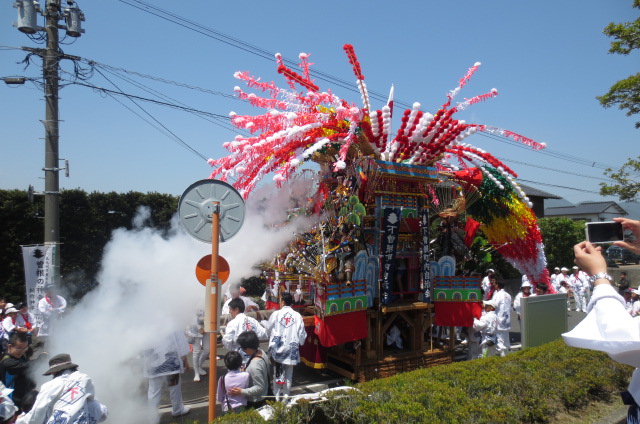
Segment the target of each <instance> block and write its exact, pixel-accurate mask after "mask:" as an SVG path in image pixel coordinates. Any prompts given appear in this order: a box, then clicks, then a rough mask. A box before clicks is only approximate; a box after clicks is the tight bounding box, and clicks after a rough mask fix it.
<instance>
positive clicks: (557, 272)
mask: <svg viewBox="0 0 640 424" xmlns="http://www.w3.org/2000/svg"><path fill="white" fill-rule="evenodd" d="M559 276H560V268H559V267H555V268H553V274H551V276H550V277H549V280H550V281H551V285H552V286H553V288H554V290H555V291H556V292H558V291H559V290H560V281H562V278H558V277H559Z"/></svg>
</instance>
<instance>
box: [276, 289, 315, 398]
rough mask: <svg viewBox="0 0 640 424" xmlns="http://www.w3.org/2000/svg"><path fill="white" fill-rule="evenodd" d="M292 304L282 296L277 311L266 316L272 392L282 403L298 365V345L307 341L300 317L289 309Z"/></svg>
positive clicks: (286, 295)
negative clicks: (272, 366)
mask: <svg viewBox="0 0 640 424" xmlns="http://www.w3.org/2000/svg"><path fill="white" fill-rule="evenodd" d="M292 304H293V297H292V296H291V293H288V292H284V293H282V295H281V296H280V309H279V310H278V311H276V312H274V313H273V314H272V315H271V316H270V317H269V321H268V323H267V325H266V328H267V331H268V332H269V336H270V339H269V355H270V356H271V359H272V360H273V361H274V362H275V373H274V378H273V393H274V395H275V396H276V401H279V400H280V397H281V392H283V396H284V399H285V400H286V399H288V397H289V392H290V391H291V380H292V378H293V367H294V365H296V364H297V363H298V362H300V346H301V345H303V344H304V341H305V339H306V338H307V331H306V330H305V328H304V322H303V320H302V316H301V315H300V314H299V313H298V312H296V311H294V310H293V308H292V307H291V305H292ZM283 389H284V390H283Z"/></svg>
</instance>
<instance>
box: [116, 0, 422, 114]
mask: <svg viewBox="0 0 640 424" xmlns="http://www.w3.org/2000/svg"><path fill="white" fill-rule="evenodd" d="M119 1H120V2H121V3H124V4H126V5H128V6H131V7H134V8H136V9H138V10H141V11H143V12H146V13H149V14H151V15H154V16H157V17H159V18H160V19H164V20H166V21H168V22H171V23H173V24H176V25H179V26H181V27H183V28H186V29H190V30H192V31H194V32H197V33H199V34H202V35H204V36H206V37H209V38H212V39H215V40H218V41H220V42H222V43H225V44H227V45H230V46H232V47H236V48H238V49H240V50H243V51H245V52H247V53H250V54H253V55H255V56H258V57H261V58H263V59H267V60H270V61H273V60H274V55H275V52H269V51H267V50H265V49H262V48H260V47H257V46H255V45H252V44H249V43H247V42H245V41H242V40H239V39H237V38H234V37H232V36H229V35H227V34H224V33H222V32H219V31H216V30H214V29H212V28H208V27H205V26H203V25H201V24H198V23H197V22H194V21H191V20H189V19H186V18H183V17H181V16H179V15H177V14H175V13H172V12H169V11H167V10H164V9H161V8H159V7H156V6H153V5H151V4H149V3H147V2H144V1H141V0H119ZM283 61H284V63H285V64H287V65H289V66H297V63H296V61H294V60H291V59H287V58H285V57H283ZM310 74H311V75H312V76H314V77H315V78H317V79H319V80H322V81H325V82H329V83H331V84H333V85H334V86H338V87H340V88H344V89H346V90H349V91H352V92H354V93H360V92H359V90H358V89H357V88H356V87H355V84H354V83H353V82H350V81H346V80H344V79H341V78H338V77H335V76H332V75H330V74H328V73H326V72H322V71H320V70H318V69H311V70H310ZM354 79H355V78H354ZM368 92H369V96H370V97H371V98H373V99H375V100H378V101H382V102H385V103H386V101H387V97H388V95H387V94H384V93H380V92H377V91H374V90H370V89H369V90H368ZM395 104H397V105H400V106H403V107H405V108H411V107H412V106H411V104H410V103H407V102H404V101H402V100H398V99H396V100H395Z"/></svg>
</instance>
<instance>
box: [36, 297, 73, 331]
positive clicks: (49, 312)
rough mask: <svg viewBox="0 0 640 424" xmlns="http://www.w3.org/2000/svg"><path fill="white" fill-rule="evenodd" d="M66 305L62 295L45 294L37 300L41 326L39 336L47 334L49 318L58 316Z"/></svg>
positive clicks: (49, 323)
mask: <svg viewBox="0 0 640 424" xmlns="http://www.w3.org/2000/svg"><path fill="white" fill-rule="evenodd" d="M66 307H67V301H66V300H65V298H64V297H62V296H57V295H56V296H52V297H51V299H49V298H47V297H46V296H45V297H43V298H42V299H40V301H39V302H38V311H40V314H41V315H42V327H41V328H40V332H39V334H38V335H39V336H49V332H50V325H51V320H52V319H56V318H58V317H59V316H60V315H62V313H64V310H65V309H66Z"/></svg>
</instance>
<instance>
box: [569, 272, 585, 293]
mask: <svg viewBox="0 0 640 424" xmlns="http://www.w3.org/2000/svg"><path fill="white" fill-rule="evenodd" d="M588 278H589V277H588V276H587V274H586V273H584V272H582V271H578V274H577V275H576V274H571V276H570V277H569V285H570V286H571V288H573V292H574V293H586V292H587V290H588V289H589V281H588Z"/></svg>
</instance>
